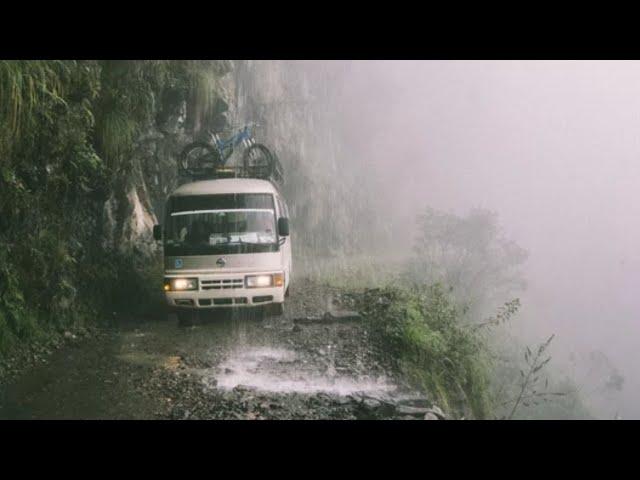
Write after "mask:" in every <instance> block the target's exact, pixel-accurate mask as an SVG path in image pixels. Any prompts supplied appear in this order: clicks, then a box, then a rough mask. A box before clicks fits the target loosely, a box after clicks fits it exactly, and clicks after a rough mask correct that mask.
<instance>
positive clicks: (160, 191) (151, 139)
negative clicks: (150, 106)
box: [103, 74, 233, 255]
mask: <svg viewBox="0 0 640 480" xmlns="http://www.w3.org/2000/svg"><path fill="white" fill-rule="evenodd" d="M215 87H216V89H215V92H213V97H214V102H213V105H212V107H211V108H210V109H209V111H207V110H206V109H204V108H199V107H198V106H197V105H196V106H193V105H191V106H190V105H189V101H190V99H189V96H188V95H184V94H182V95H180V94H173V92H171V91H169V92H164V95H158V97H159V98H158V99H157V102H156V105H157V108H156V111H155V112H154V113H155V115H154V117H155V121H154V122H152V123H150V124H149V125H148V126H147V127H146V129H145V130H144V133H143V134H141V135H140V136H139V137H138V138H137V139H136V141H135V143H134V148H133V149H132V152H131V154H130V158H129V159H128V161H126V162H125V164H127V165H128V169H127V170H126V171H124V172H122V174H121V175H120V176H119V178H118V180H117V181H116V182H115V185H114V188H113V191H112V192H111V195H110V196H109V198H108V200H107V201H106V203H105V205H104V212H103V237H104V243H105V246H111V247H114V248H117V249H119V250H120V251H123V252H135V253H141V254H143V255H152V254H153V253H154V252H156V251H157V244H156V242H154V240H153V237H152V232H153V226H154V225H155V224H157V223H161V222H162V219H163V216H164V203H165V200H166V198H167V196H168V195H169V194H170V193H171V191H173V190H174V189H175V188H176V187H177V186H178V176H177V157H178V155H179V154H180V151H181V150H182V149H183V148H184V146H185V145H187V144H188V143H190V142H192V141H194V140H196V139H202V138H205V137H206V134H207V132H208V131H216V132H218V131H221V130H223V129H225V128H226V127H227V126H228V122H227V118H226V112H227V111H228V110H229V105H228V102H231V101H232V99H233V96H232V92H233V81H232V77H231V75H229V74H227V75H223V76H222V77H221V78H220V79H219V81H218V82H216V86H215Z"/></svg>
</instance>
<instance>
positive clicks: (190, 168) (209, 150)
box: [178, 142, 223, 176]
mask: <svg viewBox="0 0 640 480" xmlns="http://www.w3.org/2000/svg"><path fill="white" fill-rule="evenodd" d="M198 148H200V149H202V150H204V151H205V152H206V154H203V155H200V156H199V157H198V160H201V159H203V158H205V157H208V158H210V159H212V160H213V163H214V165H213V167H214V168H216V167H221V166H222V165H223V161H222V159H221V158H220V154H219V153H218V150H217V149H216V148H215V147H214V146H212V145H210V144H208V143H206V142H193V143H190V144H189V145H187V146H186V147H184V148H183V149H182V152H180V157H179V162H178V170H179V172H180V173H182V174H187V175H191V176H197V175H202V174H204V173H206V170H207V169H206V168H204V167H198V166H194V165H189V164H188V162H189V158H188V157H189V154H190V153H191V152H193V151H194V150H196V149H198Z"/></svg>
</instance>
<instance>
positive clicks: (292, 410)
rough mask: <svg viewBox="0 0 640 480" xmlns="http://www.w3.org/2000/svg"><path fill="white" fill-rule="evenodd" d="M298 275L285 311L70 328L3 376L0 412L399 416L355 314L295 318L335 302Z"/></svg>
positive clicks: (394, 394)
mask: <svg viewBox="0 0 640 480" xmlns="http://www.w3.org/2000/svg"><path fill="white" fill-rule="evenodd" d="M295 287H296V286H293V288H292V294H291V297H290V298H289V299H288V303H287V309H286V310H287V311H286V313H285V315H284V316H282V317H261V316H260V315H258V314H256V312H249V313H245V311H240V312H230V311H222V312H220V311H218V313H215V314H213V315H206V316H205V317H204V318H201V320H200V321H199V322H197V323H196V324H195V325H193V326H189V327H184V326H180V325H178V322H177V320H176V318H175V316H173V315H169V316H167V318H161V319H158V320H155V321H145V322H142V321H133V320H129V321H122V322H120V323H119V324H118V325H116V326H114V327H112V328H109V329H105V330H103V331H101V332H100V334H99V335H97V336H95V337H92V338H89V339H78V340H77V341H75V342H72V343H71V344H70V345H69V346H66V347H64V348H62V349H61V350H59V351H56V352H54V353H53V354H52V355H51V356H50V358H49V359H48V361H47V363H46V364H42V365H38V366H37V367H34V368H33V369H31V370H29V371H28V372H26V373H25V374H23V375H21V376H20V377H18V378H17V379H16V380H14V381H13V382H11V383H10V384H8V385H4V386H1V387H0V388H1V390H0V418H4V419H7V418H14V419H18V418H19V419H29V418H35V419H158V418H170V419H189V418H204V419H256V418H257V419H262V418H264V419H289V418H294V419H295V418H348V419H352V418H395V417H397V416H398V415H399V413H398V412H396V411H395V410H394V409H393V408H391V407H390V405H391V403H389V402H390V399H391V398H396V399H397V398H401V397H402V396H401V395H400V393H399V392H398V390H397V387H396V386H395V385H394V382H393V381H392V380H391V378H390V377H389V375H387V374H386V373H385V372H384V371H383V370H382V368H381V367H379V366H378V365H377V363H376V361H375V358H374V356H373V354H372V353H371V351H370V347H369V344H368V342H367V334H366V330H365V329H364V328H363V325H362V322H357V321H356V322H326V323H323V322H314V323H312V324H305V323H303V324H300V323H298V322H296V319H300V318H303V319H304V318H309V317H313V316H320V315H322V314H323V313H324V312H326V311H327V309H331V308H333V307H332V301H333V300H332V299H334V298H335V295H336V293H337V291H335V290H332V289H329V288H327V287H322V286H319V285H315V284H312V283H310V282H303V281H302V282H299V283H298V285H297V288H295ZM403 395H404V394H403ZM423 403H424V401H423V400H418V403H417V404H414V407H411V408H423V407H425V406H426V405H423ZM405 417H406V415H405ZM408 418H410V417H408Z"/></svg>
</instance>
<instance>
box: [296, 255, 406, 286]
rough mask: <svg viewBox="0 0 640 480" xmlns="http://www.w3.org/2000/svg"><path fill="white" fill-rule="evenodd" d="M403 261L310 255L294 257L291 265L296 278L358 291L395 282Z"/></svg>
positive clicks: (367, 256) (399, 259) (393, 258)
mask: <svg viewBox="0 0 640 480" xmlns="http://www.w3.org/2000/svg"><path fill="white" fill-rule="evenodd" d="M404 261H405V257H388V256H387V257H383V256H382V255H364V254H361V255H353V256H334V257H316V256H312V255H310V256H298V257H295V258H294V259H293V262H294V263H293V268H294V275H295V276H296V277H304V278H307V279H309V280H311V281H313V282H316V283H320V284H322V285H329V286H331V287H335V288H341V289H345V290H357V289H365V288H376V287H384V286H391V285H393V284H396V283H397V282H398V280H399V277H400V275H401V273H402V269H403V262H404ZM294 281H295V278H294Z"/></svg>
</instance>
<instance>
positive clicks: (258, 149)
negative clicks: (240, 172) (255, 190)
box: [242, 143, 273, 178]
mask: <svg viewBox="0 0 640 480" xmlns="http://www.w3.org/2000/svg"><path fill="white" fill-rule="evenodd" d="M242 163H243V166H244V170H245V173H246V174H247V176H249V177H256V178H268V177H269V176H270V175H271V174H272V173H273V155H272V154H271V151H270V150H269V149H268V148H267V147H265V146H264V145H261V144H259V143H256V144H254V145H251V146H250V147H249V148H247V149H246V150H245V151H244V154H243V156H242Z"/></svg>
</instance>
